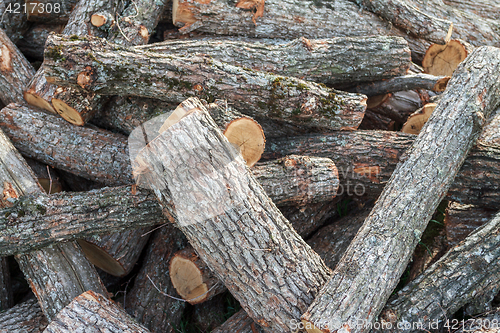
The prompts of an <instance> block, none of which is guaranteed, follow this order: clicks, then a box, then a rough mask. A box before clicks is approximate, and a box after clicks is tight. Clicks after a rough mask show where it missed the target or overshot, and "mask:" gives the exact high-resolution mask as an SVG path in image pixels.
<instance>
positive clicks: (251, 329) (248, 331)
mask: <svg viewBox="0 0 500 333" xmlns="http://www.w3.org/2000/svg"><path fill="white" fill-rule="evenodd" d="M226 332H238V333H262V332H264V331H263V330H262V329H261V328H260V326H259V325H257V324H256V323H255V322H254V321H253V319H252V318H250V317H249V316H248V315H247V313H246V312H245V310H243V309H242V310H240V311H238V312H236V313H235V314H234V315H232V316H231V317H230V318H229V319H228V320H226V321H225V322H224V324H222V325H220V326H219V327H217V328H216V329H215V330H213V331H212V333H226Z"/></svg>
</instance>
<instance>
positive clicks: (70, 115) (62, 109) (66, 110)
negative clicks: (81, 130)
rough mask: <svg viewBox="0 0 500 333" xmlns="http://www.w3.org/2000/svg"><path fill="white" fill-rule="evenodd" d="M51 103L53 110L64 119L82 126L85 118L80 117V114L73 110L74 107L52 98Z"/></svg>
mask: <svg viewBox="0 0 500 333" xmlns="http://www.w3.org/2000/svg"><path fill="white" fill-rule="evenodd" d="M52 105H53V106H54V108H55V111H56V112H57V113H58V114H59V115H60V116H61V117H62V118H63V119H64V120H66V121H68V122H70V123H72V124H75V125H78V126H83V125H85V123H86V119H84V118H83V117H82V115H81V114H80V113H79V112H78V111H77V110H75V108H73V107H71V106H69V105H68V104H66V103H65V102H64V101H62V100H60V99H58V98H53V99H52Z"/></svg>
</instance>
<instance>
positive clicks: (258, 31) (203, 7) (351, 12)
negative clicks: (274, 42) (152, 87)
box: [172, 0, 429, 57]
mask: <svg viewBox="0 0 500 333" xmlns="http://www.w3.org/2000/svg"><path fill="white" fill-rule="evenodd" d="M254 6H259V8H263V9H264V12H263V13H261V14H263V15H260V16H259V15H258V17H257V16H256V14H257V12H256V11H255V10H251V9H252V8H253V7H254ZM249 9H250V10H249ZM172 12H173V23H174V24H175V25H176V26H178V27H182V28H181V29H180V31H181V32H182V33H189V32H191V31H193V30H197V31H203V32H208V33H211V34H216V35H240V36H247V37H260V38H283V39H289V38H300V37H305V38H330V37H356V36H358V37H362V36H401V37H404V38H405V39H406V40H407V41H408V43H409V44H410V49H411V50H412V53H415V54H416V55H417V57H421V56H423V54H424V53H425V49H427V45H429V43H428V42H427V41H424V40H422V39H419V38H415V37H414V36H411V35H408V34H406V33H405V32H403V31H401V30H399V29H397V28H395V27H393V26H391V25H388V24H387V23H386V22H384V21H383V20H382V19H380V18H379V17H378V16H377V15H376V14H373V13H371V12H368V11H367V10H364V9H360V7H359V6H357V5H356V4H354V3H351V2H350V1H347V0H329V1H324V2H323V1H308V0H286V1H285V2H283V1H276V0H267V1H266V2H265V3H264V2H260V1H249V2H244V1H238V2H237V3H236V4H234V3H231V4H229V3H227V2H224V1H220V0H218V1H211V2H210V3H204V2H203V1H195V2H193V1H191V2H190V1H187V0H174V1H173V9H172ZM222 22H223V23H222Z"/></svg>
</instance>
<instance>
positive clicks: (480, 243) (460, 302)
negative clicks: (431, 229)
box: [381, 214, 500, 332]
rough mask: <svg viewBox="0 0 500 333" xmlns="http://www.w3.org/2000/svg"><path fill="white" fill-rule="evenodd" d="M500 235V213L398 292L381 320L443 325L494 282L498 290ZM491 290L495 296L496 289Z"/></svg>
mask: <svg viewBox="0 0 500 333" xmlns="http://www.w3.org/2000/svg"><path fill="white" fill-rule="evenodd" d="M499 235H500V215H498V214H497V215H496V216H495V217H494V218H493V219H492V220H491V221H490V222H488V223H487V224H485V225H484V226H482V227H480V228H478V229H477V230H475V231H474V232H473V233H472V234H470V235H469V236H468V237H467V238H466V239H465V240H463V241H462V242H461V243H459V244H458V245H457V246H455V247H454V248H452V249H451V250H450V251H448V253H446V255H444V256H443V257H442V258H441V259H439V260H438V261H437V262H436V263H435V264H433V265H432V266H431V267H429V268H428V269H427V270H426V271H425V272H424V273H423V274H421V275H420V276H419V277H417V278H416V279H415V280H414V281H412V282H410V284H408V285H407V286H406V287H404V288H403V289H402V290H401V291H399V292H398V293H397V294H396V295H394V296H393V297H392V298H391V299H390V300H389V302H388V303H387V305H386V307H385V309H384V311H383V312H382V314H381V320H385V321H388V322H391V323H394V322H395V320H397V321H399V322H409V323H421V325H422V327H423V329H427V328H428V324H429V322H431V321H432V322H435V321H438V322H439V323H440V326H441V327H442V325H443V322H444V321H445V320H446V316H450V315H451V314H453V313H455V312H456V311H457V310H458V309H459V308H461V307H462V306H464V305H465V304H467V303H468V302H470V301H472V300H473V299H474V298H477V297H480V296H481V295H482V294H483V293H484V291H485V290H488V289H490V287H491V286H495V288H496V291H497V292H498V289H499V288H500V274H499V272H500V260H499V258H500V246H499V245H500V244H499V240H500V237H499ZM489 292H490V295H491V298H493V297H494V296H495V293H494V292H491V290H490V291H489ZM415 327H416V325H415ZM388 331H389V330H388ZM398 331H402V330H398ZM405 331H407V332H417V331H418V332H420V331H421V330H417V329H414V328H412V329H409V330H405Z"/></svg>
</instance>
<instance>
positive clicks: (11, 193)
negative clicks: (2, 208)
mask: <svg viewBox="0 0 500 333" xmlns="http://www.w3.org/2000/svg"><path fill="white" fill-rule="evenodd" d="M2 193H3V198H2V201H3V202H4V204H7V203H9V204H10V202H9V201H7V200H8V199H11V198H12V199H17V198H19V194H18V193H17V191H16V190H15V189H14V187H12V184H11V183H9V182H3V192H2Z"/></svg>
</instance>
